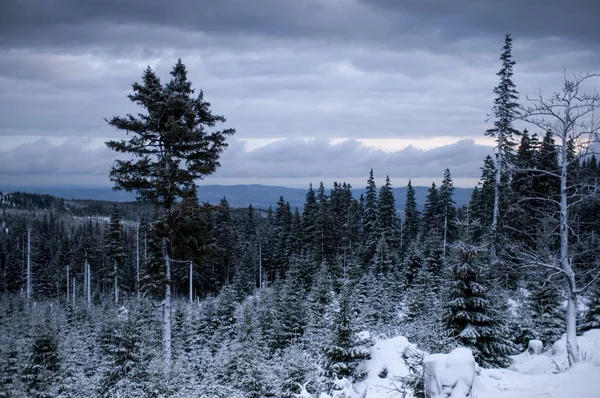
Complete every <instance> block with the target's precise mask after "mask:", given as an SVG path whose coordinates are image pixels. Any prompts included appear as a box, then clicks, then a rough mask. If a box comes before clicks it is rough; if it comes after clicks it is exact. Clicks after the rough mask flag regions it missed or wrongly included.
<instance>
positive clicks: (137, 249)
mask: <svg viewBox="0 0 600 398" xmlns="http://www.w3.org/2000/svg"><path fill="white" fill-rule="evenodd" d="M135 289H136V290H137V298H138V300H139V299H140V298H141V297H140V224H139V222H138V225H137V227H136V229H135Z"/></svg>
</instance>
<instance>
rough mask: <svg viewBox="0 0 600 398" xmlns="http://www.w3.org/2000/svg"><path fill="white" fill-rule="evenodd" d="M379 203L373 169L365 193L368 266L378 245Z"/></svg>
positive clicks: (365, 237) (363, 229) (365, 235)
mask: <svg viewBox="0 0 600 398" xmlns="http://www.w3.org/2000/svg"><path fill="white" fill-rule="evenodd" d="M377 202H378V200H377V186H376V185H375V177H374V176H373V169H371V171H370V172H369V179H368V180H367V188H366V192H365V203H364V206H365V210H364V216H363V226H362V233H363V241H364V243H363V246H364V257H363V261H364V262H365V263H366V264H369V263H370V262H371V259H372V258H373V255H374V254H375V247H376V245H377Z"/></svg>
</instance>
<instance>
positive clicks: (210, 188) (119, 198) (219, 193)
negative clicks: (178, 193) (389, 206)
mask: <svg viewBox="0 0 600 398" xmlns="http://www.w3.org/2000/svg"><path fill="white" fill-rule="evenodd" d="M414 189H415V196H416V199H417V204H418V207H419V208H420V209H422V208H423V204H424V203H425V198H426V197H427V190H428V188H427V187H414ZM0 191H3V192H14V191H22V192H30V193H39V194H49V195H53V196H56V197H59V198H64V199H93V200H106V201H115V202H127V201H134V200H135V195H134V194H132V193H128V192H124V191H113V190H112V189H111V188H108V187H107V188H84V187H42V188H39V187H37V188H36V187H19V188H15V187H0ZM306 191H307V188H287V187H279V186H268V185H258V184H253V185H202V186H199V187H198V198H199V199H200V201H202V202H209V203H218V202H219V201H220V200H221V198H223V196H225V197H226V198H227V201H228V202H229V204H230V205H231V206H233V207H247V206H248V205H249V204H250V203H251V204H252V206H254V207H255V208H265V209H266V208H268V207H269V206H274V205H275V204H276V203H277V201H278V200H279V197H280V196H283V198H284V199H285V200H286V201H287V202H289V203H290V206H291V207H292V208H294V207H298V208H300V209H301V208H302V207H303V206H304V200H305V198H306ZM363 192H364V189H360V190H358V189H354V190H353V193H354V197H355V198H358V197H359V196H360V194H361V193H363ZM471 192H472V189H470V188H455V189H454V201H455V202H456V204H457V206H462V205H463V204H465V203H468V201H469V199H470V197H471ZM394 196H395V198H396V208H397V209H398V211H402V210H403V209H404V202H405V199H406V187H400V188H394Z"/></svg>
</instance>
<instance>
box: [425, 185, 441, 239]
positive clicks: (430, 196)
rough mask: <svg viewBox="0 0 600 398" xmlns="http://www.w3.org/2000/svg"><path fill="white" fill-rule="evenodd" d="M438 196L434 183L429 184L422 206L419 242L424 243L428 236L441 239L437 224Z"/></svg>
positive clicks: (438, 224)
mask: <svg viewBox="0 0 600 398" xmlns="http://www.w3.org/2000/svg"><path fill="white" fill-rule="evenodd" d="M439 207H440V205H439V194H438V190H437V187H436V186H435V182H434V183H432V184H431V187H430V188H429V191H428V193H427V198H426V199H425V205H424V206H423V218H422V220H421V230H420V241H421V242H423V241H425V240H426V239H427V238H428V237H429V236H435V237H436V238H438V239H439V238H440V237H441V232H442V231H441V229H440V223H439V213H438V209H439Z"/></svg>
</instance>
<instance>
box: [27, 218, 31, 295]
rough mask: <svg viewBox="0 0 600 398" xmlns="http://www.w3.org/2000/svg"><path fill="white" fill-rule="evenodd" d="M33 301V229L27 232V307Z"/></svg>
mask: <svg viewBox="0 0 600 398" xmlns="http://www.w3.org/2000/svg"><path fill="white" fill-rule="evenodd" d="M30 300H31V228H29V229H28V230H27V306H29V304H30Z"/></svg>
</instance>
